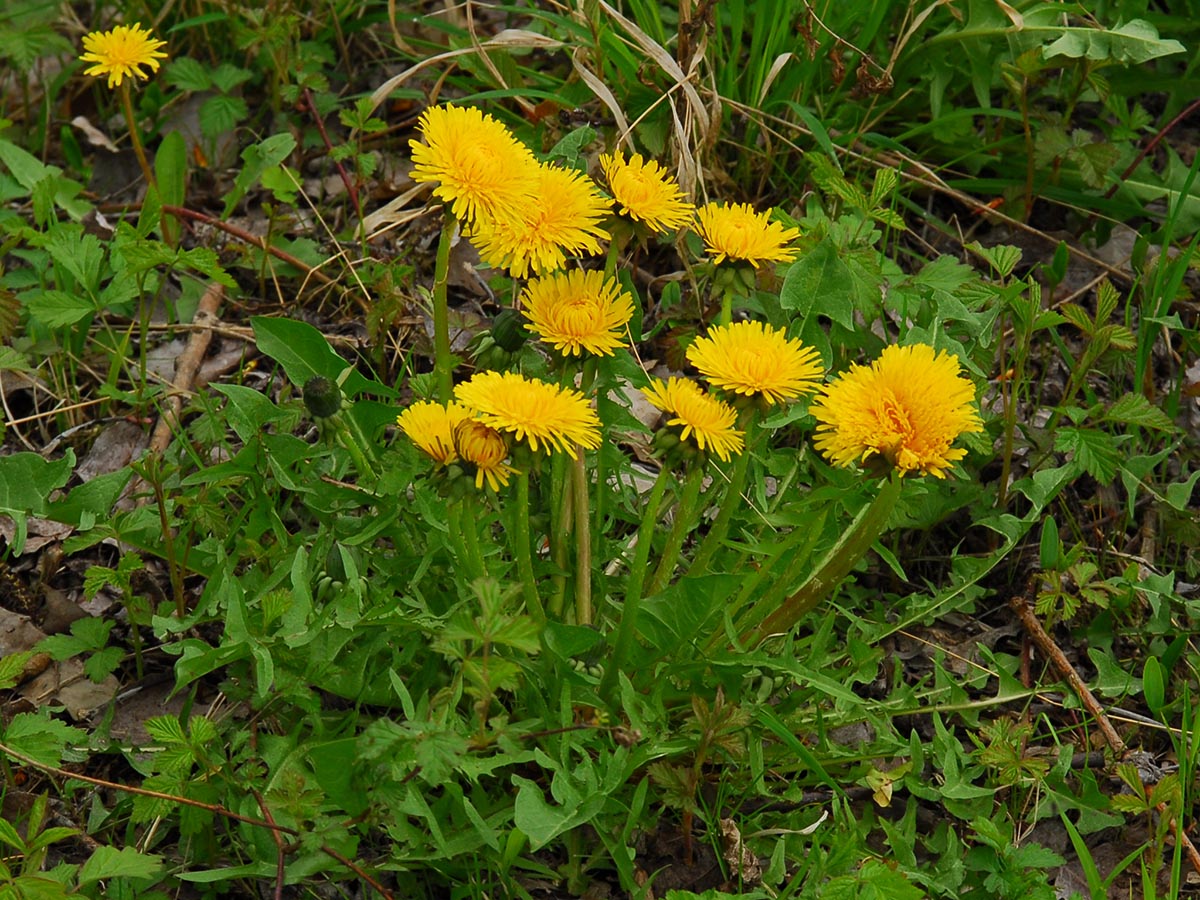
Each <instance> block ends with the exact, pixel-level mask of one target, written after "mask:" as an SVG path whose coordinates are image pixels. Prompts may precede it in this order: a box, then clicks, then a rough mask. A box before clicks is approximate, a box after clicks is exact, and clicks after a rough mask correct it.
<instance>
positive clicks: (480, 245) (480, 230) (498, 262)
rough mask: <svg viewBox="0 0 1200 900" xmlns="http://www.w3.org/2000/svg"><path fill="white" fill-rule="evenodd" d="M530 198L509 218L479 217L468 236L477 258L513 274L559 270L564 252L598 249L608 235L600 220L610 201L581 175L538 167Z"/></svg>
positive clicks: (576, 252) (533, 178)
mask: <svg viewBox="0 0 1200 900" xmlns="http://www.w3.org/2000/svg"><path fill="white" fill-rule="evenodd" d="M531 182H532V186H533V197H532V199H530V200H529V201H528V202H527V203H526V204H525V206H524V208H523V209H522V210H521V211H520V214H519V215H517V216H516V217H514V218H510V219H496V218H494V219H490V220H479V221H477V222H476V223H475V226H476V227H475V230H474V231H473V232H472V234H471V235H470V237H471V241H472V243H474V244H475V246H476V248H477V249H478V250H479V256H480V258H481V259H483V261H484V262H486V263H487V264H488V265H490V266H494V267H497V268H506V269H508V270H509V272H510V273H511V274H512V275H513V276H514V277H516V278H524V277H525V276H527V275H528V274H529V273H530V272H533V273H534V274H535V275H543V274H545V273H546V272H553V271H554V270H555V269H561V268H562V266H563V263H564V262H566V259H567V254H571V255H572V256H574V255H578V254H583V253H592V254H595V253H599V252H600V243H599V241H600V240H601V239H603V240H607V239H608V237H609V234H608V232H607V231H605V230H604V228H603V227H601V225H600V223H601V222H602V221H603V220H604V218H605V216H607V215H608V212H609V208H610V207H611V206H612V202H611V201H610V200H608V199H606V198H605V197H603V196H601V194H600V192H599V191H598V190H597V189H596V185H595V184H593V183H592V180H591V179H590V178H588V177H587V176H586V175H583V174H581V173H579V172H575V171H572V170H570V169H563V168H560V167H559V166H551V165H545V164H543V165H541V166H539V167H538V170H537V174H536V175H534V176H532V179H531Z"/></svg>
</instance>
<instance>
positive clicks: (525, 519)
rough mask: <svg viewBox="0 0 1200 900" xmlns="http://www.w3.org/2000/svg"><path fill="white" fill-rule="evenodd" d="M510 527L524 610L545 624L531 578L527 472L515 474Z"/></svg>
mask: <svg viewBox="0 0 1200 900" xmlns="http://www.w3.org/2000/svg"><path fill="white" fill-rule="evenodd" d="M512 518H513V522H512V526H513V527H512V528H511V529H510V530H509V533H510V534H511V535H512V540H513V555H514V556H515V557H516V558H517V572H518V573H520V576H521V589H522V592H523V594H524V597H525V611H526V612H527V613H529V615H531V616H532V617H533V620H534V621H535V622H536V623H537V624H538V625H545V624H546V610H545V609H544V608H543V607H542V600H541V598H540V597H539V596H538V590H537V582H536V581H534V578H533V555H532V550H531V547H530V545H531V541H530V537H529V472H528V471H527V470H526V471H523V472H520V473H519V474H518V475H517V502H516V505H515V507H514V509H513V516H512Z"/></svg>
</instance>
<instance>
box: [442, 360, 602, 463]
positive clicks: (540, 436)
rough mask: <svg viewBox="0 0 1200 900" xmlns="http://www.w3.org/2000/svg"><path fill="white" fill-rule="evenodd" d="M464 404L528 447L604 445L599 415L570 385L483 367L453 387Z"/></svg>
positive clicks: (572, 454) (570, 449) (565, 448)
mask: <svg viewBox="0 0 1200 900" xmlns="http://www.w3.org/2000/svg"><path fill="white" fill-rule="evenodd" d="M454 395H455V397H457V398H458V400H459V402H460V403H463V404H465V405H466V406H467V407H468V408H469V409H471V410H473V411H474V412H475V413H476V414H477V417H478V419H479V420H480V421H481V422H483V424H485V425H488V426H490V427H492V428H495V429H496V430H497V431H501V432H508V433H510V434H512V435H513V436H515V437H516V439H517V440H519V441H526V442H528V444H529V447H530V449H532V450H534V451H537V449H538V447H539V446H544V447H545V448H546V449H547V450H562V451H565V452H566V453H567V454H568V455H569V456H570V457H571V458H572V459H575V458H576V455H577V451H576V449H575V445H576V444H579V445H581V446H583V447H587V448H590V449H594V448H596V447H599V446H600V419H599V418H598V417H597V416H596V411H595V410H594V409H592V407H591V404H590V403H588V401H587V398H586V397H584V396H583V394H581V393H579V392H578V391H575V390H571V389H570V388H560V387H558V386H557V385H553V384H549V383H547V382H545V381H537V380H535V379H529V378H525V377H524V376H523V375H519V374H517V373H515V372H480V373H478V374H477V375H475V376H474V377H473V378H471V380H470V381H464V382H463V383H462V384H460V385H458V387H456V388H455V389H454Z"/></svg>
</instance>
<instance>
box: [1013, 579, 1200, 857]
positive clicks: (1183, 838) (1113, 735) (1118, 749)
mask: <svg viewBox="0 0 1200 900" xmlns="http://www.w3.org/2000/svg"><path fill="white" fill-rule="evenodd" d="M1008 605H1009V606H1011V607H1012V609H1013V612H1015V613H1016V614H1017V618H1018V619H1019V620H1020V621H1021V625H1022V627H1023V628H1024V629H1025V632H1026V634H1028V635H1029V637H1030V638H1031V639H1032V640H1033V642H1034V643H1035V644H1036V645H1037V647H1038V649H1039V650H1041V651H1042V653H1044V654H1045V655H1046V659H1047V660H1049V661H1050V665H1052V666H1053V667H1054V669H1055V671H1057V672H1058V674H1059V677H1061V678H1062V679H1063V680H1064V681H1066V682H1067V684H1069V685H1070V686H1071V690H1073V691H1074V692H1075V696H1076V697H1078V698H1079V702H1080V703H1082V704H1083V707H1084V709H1086V710H1087V711H1088V712H1089V713H1090V714H1091V715H1092V717H1093V718H1094V719H1095V720H1096V724H1097V726H1098V727H1099V728H1100V733H1101V734H1102V735H1104V740H1105V742H1106V743H1107V744H1108V746H1109V747H1110V748H1111V749H1112V751H1113V753H1114V754H1116V755H1117V756H1118V757H1122V756H1124V755H1125V753H1126V751H1127V749H1128V748H1127V747H1126V745H1125V741H1123V740H1122V739H1121V736H1120V735H1119V734H1117V730H1116V729H1115V728H1113V726H1112V723H1111V722H1110V721H1109V720H1108V716H1107V715H1106V714H1105V712H1104V708H1103V707H1102V706H1101V705H1100V701H1098V700H1097V699H1096V697H1095V695H1094V694H1093V693H1092V692H1091V690H1090V689H1089V688H1088V686H1087V684H1085V683H1084V680H1083V679H1082V678H1080V677H1079V673H1078V672H1076V671H1075V667H1074V666H1072V665H1071V661H1070V660H1068V659H1067V657H1066V655H1065V654H1064V653H1063V652H1062V650H1060V649H1059V648H1058V645H1057V644H1056V643H1054V639H1053V638H1052V637H1050V635H1049V634H1047V633H1046V629H1045V628H1043V627H1042V623H1041V621H1040V620H1039V619H1038V617H1037V615H1036V614H1035V613H1034V611H1033V608H1032V607H1031V606H1030V605H1029V601H1028V600H1027V599H1026V598H1025V597H1023V596H1020V595H1018V596H1015V597H1013V598H1012V599H1010V600H1009V601H1008ZM1156 808H1157V809H1158V812H1159V813H1160V814H1162V815H1166V814H1167V805H1166V804H1165V803H1159V804H1158V806H1157V807H1156ZM1168 824H1169V825H1170V828H1171V834H1173V835H1174V836H1175V839H1176V840H1177V841H1179V842H1180V843H1181V844H1182V845H1183V849H1184V851H1185V852H1186V853H1187V857H1188V861H1189V862H1190V863H1191V864H1192V868H1193V869H1194V870H1195V871H1196V872H1197V873H1200V851H1197V850H1196V845H1195V844H1193V843H1192V841H1191V838H1189V837H1188V835H1187V831H1186V830H1185V829H1183V828H1180V827H1179V823H1178V822H1177V821H1176V820H1175V819H1170V820H1169V823H1168Z"/></svg>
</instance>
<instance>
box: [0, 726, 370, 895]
mask: <svg viewBox="0 0 1200 900" xmlns="http://www.w3.org/2000/svg"><path fill="white" fill-rule="evenodd" d="M5 756H8V757H11V758H13V759H15V760H16V761H17V762H19V763H22V764H24V765H26V766H29V768H31V769H36V770H37V771H39V772H45V773H46V774H47V775H56V776H58V777H59V778H66V779H70V780H74V781H82V782H84V783H85V784H94V785H96V786H97V787H103V788H109V789H110V790H114V791H121V792H122V793H125V794H135V795H137V796H139V797H152V798H154V799H155V800H168V801H170V802H171V803H178V804H180V805H182V806H194V807H196V808H197V809H204V810H207V811H208V812H211V813H214V814H216V815H219V816H224V817H225V818H227V819H235V820H236V821H238V822H245V823H246V824H247V825H257V826H259V827H260V828H269V829H270V830H271V831H276V832H279V833H280V834H288V835H291V836H293V837H300V832H299V831H297V830H296V829H295V828H288V827H287V826H286V825H279V824H276V823H274V822H268V821H266V820H264V819H256V818H254V817H253V816H243V815H242V814H241V813H235V812H234V811H233V810H231V809H226V808H225V807H223V806H218V805H217V804H215V803H204V802H202V801H200V800H192V799H190V798H188V797H179V796H176V795H175V794H166V793H163V792H162V791H151V790H147V789H146V788H137V787H133V786H131V785H128V784H118V783H117V782H115V781H105V780H104V779H102V778H92V777H91V776H90V775H80V774H79V773H78V772H68V771H67V770H66V769H60V768H58V767H57V766H49V765H46V763H44V762H41V761H39V760H36V759H34V758H33V757H32V756H26V755H25V754H24V753H18V752H17V751H16V750H13V749H12V748H11V747H7V746H5V745H4V744H0V758H3V757H5ZM321 852H322V853H324V854H325V855H326V856H328V857H331V858H332V859H335V860H337V861H338V862H340V863H341V864H342V865H344V866H345V867H346V868H348V869H349V870H350V871H352V872H353V873H354V874H355V875H357V876H358V877H359V878H361V879H362V880H363V881H365V882H366V883H367V884H369V885H370V886H371V887H373V888H374V889H375V890H377V891H379V893H380V894H382V895H383V896H384V898H385V900H393V897H392V894H391V892H390V891H388V890H387V889H386V888H384V887H383V885H381V884H380V883H379V882H378V881H376V880H375V879H374V878H372V877H371V876H370V875H369V874H367V873H366V872H365V871H363V868H362V867H361V866H360V865H358V864H357V863H355V862H354V861H353V860H350V859H347V858H346V857H345V856H343V855H342V854H341V853H338V852H337V851H336V850H334V849H333V848H332V847H327V846H325V845H323V844H322V845H321Z"/></svg>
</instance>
